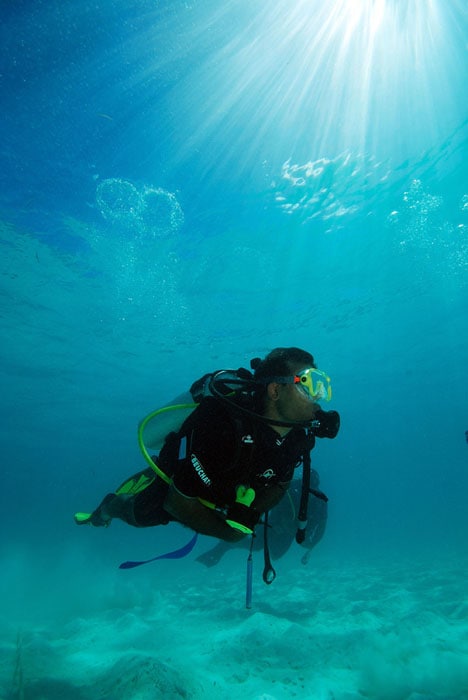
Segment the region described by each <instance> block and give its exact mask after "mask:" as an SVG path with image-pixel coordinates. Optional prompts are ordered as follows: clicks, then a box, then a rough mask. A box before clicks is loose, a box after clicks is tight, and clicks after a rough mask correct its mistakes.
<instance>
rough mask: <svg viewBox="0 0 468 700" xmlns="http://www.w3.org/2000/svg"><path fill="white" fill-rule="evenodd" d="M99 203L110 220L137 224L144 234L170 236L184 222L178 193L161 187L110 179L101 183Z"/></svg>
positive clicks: (124, 224) (122, 223)
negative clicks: (140, 186) (139, 185)
mask: <svg viewBox="0 0 468 700" xmlns="http://www.w3.org/2000/svg"><path fill="white" fill-rule="evenodd" d="M96 204H97V206H98V208H99V210H100V212H101V214H102V216H103V217H104V219H106V220H107V221H110V222H112V223H114V224H115V223H119V224H121V225H123V226H132V227H133V228H135V226H136V227H137V229H138V231H139V232H140V233H142V234H147V235H148V234H152V235H154V236H168V235H171V234H174V233H176V232H177V231H179V229H180V228H181V227H182V226H183V223H184V212H183V210H182V207H181V206H180V204H179V202H178V200H177V197H176V196H175V194H173V193H172V192H168V191H167V190H164V189H163V188H162V187H151V186H146V185H145V186H143V187H142V188H137V187H136V186H135V185H134V184H133V183H132V182H130V181H129V180H123V179H121V178H108V179H107V180H103V181H102V182H100V183H99V184H98V186H97V188H96Z"/></svg>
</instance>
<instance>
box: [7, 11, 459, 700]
mask: <svg viewBox="0 0 468 700" xmlns="http://www.w3.org/2000/svg"><path fill="white" fill-rule="evenodd" d="M0 18H1V29H0V32H1V35H0V46H1V55H2V68H1V71H0V74H1V75H0V80H1V86H2V108H1V112H0V129H1V134H2V139H1V145H0V153H1V168H0V179H1V194H0V226H1V235H0V243H1V256H0V269H1V276H0V292H1V297H2V306H1V317H2V342H1V347H0V353H1V355H0V357H1V363H0V368H1V387H2V388H1V422H0V434H1V441H2V478H3V485H2V486H3V487H2V490H1V492H2V496H1V508H0V518H1V531H2V535H3V537H2V549H3V560H4V562H5V565H7V563H8V561H9V559H11V558H12V557H13V558H14V557H15V556H16V554H17V553H18V552H21V553H22V557H23V558H22V562H23V563H22V565H21V567H20V568H19V569H18V577H19V578H20V579H21V585H20V584H18V589H17V599H15V592H14V590H13V592H12V589H11V585H12V583H11V580H10V579H8V581H9V583H8V587H9V594H8V595H9V599H11V605H12V606H13V609H16V608H17V607H18V608H19V609H20V608H21V604H20V600H21V597H22V596H23V597H24V596H27V597H29V594H30V591H29V589H28V587H27V586H26V584H25V582H24V580H25V578H29V577H31V579H32V580H34V577H35V575H36V573H35V572H37V565H38V562H42V564H41V565H40V570H41V575H42V576H43V577H44V580H45V581H47V580H48V579H47V576H48V575H49V574H50V573H51V572H53V570H54V567H55V566H56V562H57V561H61V559H62V558H63V557H64V553H66V552H70V551H73V548H74V547H75V546H83V532H82V531H81V530H78V528H76V527H75V526H74V524H73V521H72V518H71V515H72V514H73V512H74V511H75V510H79V509H86V508H90V507H94V505H95V504H96V503H97V501H98V500H99V499H100V497H101V496H102V495H103V494H104V493H106V492H107V491H108V490H110V489H112V488H113V487H115V486H116V485H117V484H119V483H120V482H121V481H122V480H123V479H124V478H125V477H126V476H127V475H128V474H130V473H133V472H134V471H136V470H137V469H139V468H140V467H142V464H143V463H142V459H141V456H140V454H139V452H138V446H137V442H136V426H137V423H138V421H139V420H140V419H141V418H142V417H143V416H144V415H145V414H146V413H148V412H149V411H150V410H151V409H154V408H156V407H157V406H158V405H161V404H163V403H165V402H167V401H168V400H170V399H171V398H172V397H173V396H174V395H177V394H179V393H180V392H181V391H184V390H185V389H186V387H187V386H189V385H190V384H191V383H192V381H193V380H194V379H196V378H197V377H199V376H200V375H201V374H203V373H205V372H207V371H209V370H212V369H218V368H224V367H238V366H248V363H249V360H250V358H252V357H254V356H259V355H264V354H265V353H266V352H268V351H269V350H270V349H272V348H273V347H275V346H278V345H298V346H300V347H304V348H306V349H307V350H309V351H310V352H312V353H313V354H314V356H315V357H316V359H317V362H318V365H319V367H321V368H323V369H325V370H326V371H327V372H328V373H329V375H330V376H331V378H332V383H333V392H334V398H333V406H332V407H333V408H335V409H337V410H339V411H340V413H341V416H342V430H341V432H340V435H339V437H338V439H337V440H336V441H333V442H331V443H326V444H322V443H321V444H320V445H319V447H318V449H317V450H316V454H315V453H314V466H315V468H316V469H318V471H319V472H320V474H321V479H322V488H323V489H324V490H325V491H326V492H327V494H328V496H329V498H330V504H331V510H330V519H329V526H328V531H327V535H326V540H325V541H324V543H323V544H322V545H321V546H322V548H323V549H327V551H328V552H329V553H330V555H331V556H335V555H336V560H337V561H339V559H340V557H341V556H343V555H344V554H346V556H353V555H356V556H357V557H360V558H362V557H364V558H365V557H368V558H369V561H370V562H372V560H373V557H375V556H379V557H382V556H384V557H385V556H387V555H388V559H389V561H390V560H395V558H397V559H398V558H399V557H400V556H401V557H403V556H412V554H414V553H424V554H425V555H427V556H428V557H429V559H431V558H433V559H434V560H435V561H437V560H438V558H439V557H440V556H441V555H443V554H446V553H447V551H450V552H452V553H453V554H454V556H455V557H457V556H458V554H460V556H461V555H462V554H463V555H464V554H465V551H466V538H467V533H468V515H467V509H466V494H467V490H468V444H467V440H466V437H465V431H466V430H468V412H467V400H466V394H467V388H468V384H467V373H466V367H467V358H468V353H467V349H468V342H467V341H468V338H467V336H468V332H467V318H468V178H467V174H468V168H467V165H466V163H467V161H468V149H467V105H466V85H467V82H468V61H467V57H466V37H467V28H468V18H467V11H466V4H465V3H464V2H462V0H459V1H458V0H432V1H431V2H427V3H421V2H416V1H415V0H409V1H408V2H398V1H397V0H380V1H379V0H362V2H359V3H358V2H354V1H353V2H351V0H332V2H329V3H321V2H318V0H309V1H308V2H306V0H287V1H286V0H280V1H278V2H274V3H273V2H270V3H265V2H263V1H262V0H250V2H248V3H247V2H244V1H243V0H229V1H228V2H226V3H218V2H216V1H215V0H206V1H203V2H197V1H196V0H187V1H185V2H182V1H179V0H170V1H169V0H168V1H166V2H164V1H161V2H150V1H149V0H136V1H135V2H130V1H129V0H117V1H114V2H112V3H111V2H108V0H103V2H99V3H96V2H89V1H88V0H85V1H84V2H80V3H76V2H72V1H71V0H60V2H58V1H57V2H56V1H54V0H47V1H46V0H43V1H38V2H35V3H28V2H26V1H25V2H15V3H6V4H4V5H3V6H2V8H1V9H0ZM118 534H119V536H118V537H116V536H115V535H113V536H112V539H108V540H107V543H104V540H103V538H102V537H101V536H100V535H101V533H99V535H98V536H96V538H95V539H93V538H92V537H89V536H87V538H86V545H85V546H86V547H89V550H90V552H92V553H93V556H94V557H98V556H102V558H103V562H104V564H105V566H108V567H113V566H114V564H115V565H116V564H118V563H119V562H120V561H122V560H125V559H127V558H138V557H139V556H140V557H141V558H148V557H149V556H152V555H154V554H157V553H158V549H161V548H162V550H161V551H163V550H164V549H165V547H166V544H167V542H166V541H165V540H164V535H163V533H159V532H158V533H155V532H152V533H147V532H145V533H141V532H140V533H130V534H129V533H127V531H125V530H123V529H122V530H119V533H118ZM86 535H88V532H87V533H86ZM167 537H168V539H169V544H171V543H172V540H171V535H168V536H167ZM108 542H111V544H110V545H109V544H108ZM103 550H104V551H103ZM129 550H131V551H129ZM67 566H69V570H70V575H71V576H73V561H69V562H68V564H67ZM29 567H30V568H29ZM148 575H149V574H148ZM210 576H216V571H215V570H213V571H212V572H211V574H210ZM283 576H284V573H283ZM46 585H47V584H46ZM25 586H26V587H25ZM32 607H34V606H32ZM38 607H40V604H38ZM92 608H93V610H94V609H95V608H96V605H95V604H93V605H92ZM5 692H7V691H5ZM467 692H468V691H467ZM12 697H13V696H12ZM220 697H221V696H220ZM288 697H289V696H288ZM457 697H462V696H461V695H460V696H457ZM463 697H465V696H463Z"/></svg>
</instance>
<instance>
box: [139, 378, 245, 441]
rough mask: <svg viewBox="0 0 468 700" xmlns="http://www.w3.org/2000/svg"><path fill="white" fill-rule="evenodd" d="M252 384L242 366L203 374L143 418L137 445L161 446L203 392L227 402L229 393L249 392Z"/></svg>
mask: <svg viewBox="0 0 468 700" xmlns="http://www.w3.org/2000/svg"><path fill="white" fill-rule="evenodd" d="M254 386H255V383H254V380H253V375H252V374H251V372H249V371H248V370H246V369H243V368H240V369H237V370H231V369H222V370H218V371H216V372H209V373H208V374H204V375H203V377H201V378H200V379H197V380H196V381H195V382H194V383H193V384H192V386H191V387H190V389H189V390H188V391H185V392H184V393H183V394H179V395H178V396H176V397H175V398H174V399H173V400H172V401H170V402H169V403H167V404H165V405H164V406H162V407H161V408H158V409H156V410H155V411H152V412H151V413H149V414H148V415H147V416H145V418H143V420H142V421H141V422H140V425H139V428H138V436H139V442H140V447H141V445H142V444H143V445H144V446H146V447H147V448H150V449H152V450H160V449H161V447H162V446H163V444H164V440H165V438H166V436H167V435H168V434H169V433H171V432H177V431H178V430H180V428H181V427H182V424H183V423H184V421H185V420H186V419H187V418H188V417H189V415H190V414H191V413H192V412H193V411H194V410H195V409H196V407H197V406H198V404H199V403H200V401H201V400H202V399H203V398H205V397H206V396H213V397H217V398H221V399H224V400H227V401H228V402H230V398H229V397H232V396H234V394H237V395H239V394H248V393H251V391H252V389H253V387H254ZM143 454H144V452H143Z"/></svg>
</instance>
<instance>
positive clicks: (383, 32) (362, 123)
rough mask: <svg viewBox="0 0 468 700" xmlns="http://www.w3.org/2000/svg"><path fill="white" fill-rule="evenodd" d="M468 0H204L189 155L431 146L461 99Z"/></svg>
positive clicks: (184, 105) (182, 106) (195, 35)
mask: <svg viewBox="0 0 468 700" xmlns="http://www.w3.org/2000/svg"><path fill="white" fill-rule="evenodd" d="M458 1H459V0H452V1H451V2H450V3H448V2H445V0H425V1H424V2H421V1H420V0H328V1H327V2H322V0H320V1H319V0H276V2H264V0H253V1H252V3H248V4H247V3H243V2H239V0H230V2H229V1H228V2H226V3H225V4H223V9H221V8H220V6H219V5H218V4H217V3H213V4H212V5H211V10H212V11H211V12H210V11H209V10H208V5H206V6H205V7H204V9H200V6H198V8H199V9H198V10H197V6H195V5H194V13H196V12H197V11H198V14H194V15H193V17H192V30H191V31H192V36H191V37H190V36H186V37H185V40H186V41H188V43H190V46H191V51H195V53H196V54H197V56H199V57H200V60H198V61H196V62H194V63H193V66H192V68H191V70H190V72H189V73H187V75H186V76H185V77H184V78H183V79H182V80H181V82H180V83H178V84H177V86H176V87H175V88H174V90H173V95H172V97H173V104H172V105H171V106H172V108H173V110H174V112H175V113H177V114H178V115H180V118H181V121H183V123H184V124H185V125H188V126H189V128H188V129H184V132H183V133H184V141H183V143H181V144H180V149H181V152H182V155H183V153H184V152H185V153H186V152H189V151H193V149H195V148H197V149H199V148H203V147H205V146H206V144H207V143H210V144H213V142H215V143H217V142H221V141H222V142H223V146H222V147H223V152H222V156H223V158H224V159H226V160H229V159H230V158H234V157H237V160H238V154H239V150H241V151H243V153H244V156H245V159H244V160H245V164H248V163H249V162H251V160H252V159H255V160H257V161H258V156H259V155H260V157H262V155H263V154H264V153H265V152H266V151H268V152H269V153H270V155H271V153H272V151H276V152H277V155H278V158H281V157H283V161H284V160H285V159H286V158H287V157H289V156H291V155H293V157H294V154H295V153H300V154H301V155H307V157H312V158H317V157H321V156H330V155H336V154H337V153H339V152H341V151H344V150H346V149H348V150H349V149H352V150H353V151H356V152H361V153H375V152H376V148H377V146H376V144H377V143H378V144H379V148H380V150H385V149H387V150H389V151H391V152H392V153H394V152H395V151H398V150H400V151H401V152H402V153H403V152H404V150H405V146H407V145H408V144H410V145H411V146H412V147H414V148H416V147H420V148H421V149H423V148H424V147H427V145H428V144H430V143H431V142H432V141H433V140H434V138H435V137H436V136H437V134H438V133H440V132H441V131H442V127H441V124H440V122H444V120H446V119H447V115H450V114H451V111H452V110H453V109H455V110H456V108H457V107H458V108H460V89H459V88H460V87H461V86H460V85H457V83H456V81H455V80H454V78H453V76H454V75H458V74H459V73H460V71H459V64H460V42H458V48H457V40H458V38H459V37H458V36H457V33H458V34H459V29H458V26H457V21H456V20H457V17H456V16H457V13H459V14H461V13H462V8H461V6H460V5H459V4H458ZM449 5H450V7H449ZM220 27H221V31H220ZM226 27H227V29H226ZM219 36H222V41H221V40H219ZM454 37H455V42H454ZM201 44H203V46H204V48H206V47H208V49H207V50H205V51H204V50H200V51H197V47H200V45H201ZM441 105H443V109H441ZM187 131H189V132H190V136H189V138H187V137H186V133H187ZM431 139H432V141H431ZM240 145H241V148H239V146H240ZM280 153H281V154H282V155H280ZM381 155H382V154H379V157H380V156H381ZM386 155H388V154H386Z"/></svg>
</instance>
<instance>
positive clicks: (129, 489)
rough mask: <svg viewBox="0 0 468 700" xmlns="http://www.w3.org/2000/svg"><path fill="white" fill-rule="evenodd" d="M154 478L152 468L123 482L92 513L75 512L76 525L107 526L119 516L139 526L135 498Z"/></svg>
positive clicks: (130, 523)
mask: <svg viewBox="0 0 468 700" xmlns="http://www.w3.org/2000/svg"><path fill="white" fill-rule="evenodd" d="M155 479H156V475H155V473H154V472H153V470H152V469H145V470H144V471H142V472H138V473H137V474H134V475H133V476H131V477H130V478H129V479H127V480H126V481H124V482H123V484H121V485H120V486H119V488H118V489H117V490H116V492H115V493H108V494H107V496H106V497H105V498H104V499H103V500H102V501H101V503H100V504H99V506H98V507H97V508H96V509H95V510H93V512H92V513H75V522H76V523H77V524H78V525H94V527H109V525H110V523H111V521H112V519H113V518H119V519H120V520H123V521H124V522H126V523H128V524H129V525H133V526H134V527H141V526H142V525H141V523H139V522H137V520H136V518H135V500H136V498H137V496H138V495H139V494H140V493H141V492H142V491H144V490H145V489H147V488H148V486H150V485H151V484H152V483H153V482H154V481H155Z"/></svg>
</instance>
